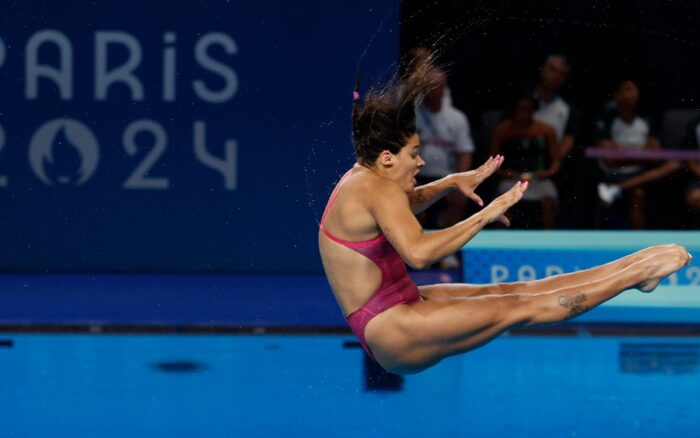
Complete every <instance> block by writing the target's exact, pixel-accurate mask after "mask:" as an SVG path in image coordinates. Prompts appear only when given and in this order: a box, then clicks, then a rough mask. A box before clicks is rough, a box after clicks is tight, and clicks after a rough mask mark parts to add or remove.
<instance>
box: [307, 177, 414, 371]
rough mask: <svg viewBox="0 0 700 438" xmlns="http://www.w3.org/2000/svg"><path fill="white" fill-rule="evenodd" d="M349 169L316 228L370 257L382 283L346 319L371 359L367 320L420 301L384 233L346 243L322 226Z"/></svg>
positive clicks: (337, 241) (397, 254) (411, 281)
mask: <svg viewBox="0 0 700 438" xmlns="http://www.w3.org/2000/svg"><path fill="white" fill-rule="evenodd" d="M350 172H352V171H348V172H347V173H346V174H345V175H344V176H343V178H342V179H341V180H340V182H338V185H337V187H336V189H335V192H333V194H332V195H331V198H330V200H329V201H328V205H327V206H326V210H325V211H324V212H323V217H322V218H321V225H320V228H321V230H322V231H323V232H324V233H325V234H326V236H328V237H329V238H330V239H331V240H333V241H334V242H336V243H339V244H341V245H343V246H346V247H348V248H350V249H352V250H354V251H357V252H359V253H360V254H362V255H363V256H365V257H367V258H368V259H370V260H371V261H372V262H374V264H375V265H377V267H378V268H379V271H380V272H381V274H382V282H381V284H380V285H379V289H378V290H377V291H376V292H375V293H374V294H373V295H372V296H371V297H370V299H369V300H368V301H367V302H366V303H365V304H364V305H363V306H362V307H360V308H359V309H357V310H356V311H354V312H353V313H352V314H350V315H349V316H347V318H346V319H347V321H348V325H350V329H351V330H352V332H353V333H355V336H357V339H359V340H360V344H362V348H364V349H365V351H366V352H367V354H369V356H370V357H371V358H372V359H374V356H373V355H372V352H371V351H370V349H369V346H368V345H367V341H366V340H365V327H366V326H367V323H369V321H370V320H371V319H372V318H374V317H375V316H377V315H379V314H380V313H382V312H383V311H385V310H386V309H389V308H391V307H394V306H396V305H399V304H407V303H415V302H418V301H420V300H421V296H420V294H419V293H418V286H416V284H415V283H414V282H413V280H411V277H409V276H408V271H407V270H406V264H405V263H404V261H403V259H402V258H401V255H400V254H399V253H398V252H397V251H396V249H394V247H393V246H392V245H391V243H389V241H388V240H387V238H386V236H384V234H380V235H379V236H377V237H375V238H374V239H372V240H367V241H365V242H349V241H347V240H342V239H338V238H337V237H335V236H333V235H332V234H331V233H329V232H328V231H327V230H326V229H325V228H324V227H323V223H324V222H325V219H326V215H327V214H328V210H329V209H330V208H331V206H332V205H333V202H335V198H336V196H337V195H338V188H339V187H340V185H341V184H342V183H343V181H344V180H345V178H347V177H348V175H350Z"/></svg>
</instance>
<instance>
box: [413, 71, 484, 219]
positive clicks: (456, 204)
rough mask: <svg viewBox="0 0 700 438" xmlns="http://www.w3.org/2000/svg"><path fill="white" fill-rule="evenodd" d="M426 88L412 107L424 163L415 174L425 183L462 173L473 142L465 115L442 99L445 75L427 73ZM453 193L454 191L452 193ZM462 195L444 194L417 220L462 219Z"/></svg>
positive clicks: (469, 161) (463, 204)
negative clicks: (415, 106) (441, 199)
mask: <svg viewBox="0 0 700 438" xmlns="http://www.w3.org/2000/svg"><path fill="white" fill-rule="evenodd" d="M429 80H430V82H429V83H430V91H429V92H428V93H427V94H426V95H425V97H424V99H423V102H422V103H421V104H420V105H419V106H418V107H417V108H416V131H417V132H418V135H419V136H420V138H421V155H422V157H423V159H424V160H425V166H424V167H423V168H422V169H421V172H420V174H419V175H418V177H419V178H418V179H419V183H420V184H427V183H430V182H432V181H435V180H438V179H440V178H443V177H444V176H446V175H449V174H451V173H455V172H466V171H467V170H469V168H470V167H471V164H472V157H473V153H474V142H473V140H472V137H471V130H470V126H469V120H468V119H467V116H466V115H465V114H464V113H463V112H462V111H460V110H458V109H457V108H455V107H453V106H452V105H451V104H450V102H449V101H446V99H445V92H446V89H447V77H446V75H445V73H444V72H443V71H442V70H440V69H438V68H435V69H433V70H432V71H431V72H430V74H429ZM455 195H456V193H455ZM465 208H466V201H465V200H464V197H461V196H454V195H452V194H448V195H447V196H446V197H445V202H444V203H438V204H436V205H435V206H434V208H433V209H432V211H428V212H427V215H426V216H424V217H422V218H421V219H422V220H423V222H424V226H426V227H433V228H443V227H448V226H451V225H454V224H456V223H457V222H459V221H461V220H462V219H464V214H465Z"/></svg>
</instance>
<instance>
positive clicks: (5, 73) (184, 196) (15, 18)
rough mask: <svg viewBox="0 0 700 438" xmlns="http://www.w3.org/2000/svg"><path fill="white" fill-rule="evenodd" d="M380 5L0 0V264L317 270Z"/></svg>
mask: <svg viewBox="0 0 700 438" xmlns="http://www.w3.org/2000/svg"><path fill="white" fill-rule="evenodd" d="M396 3H397V2H396V1H395V0H380V1H358V2H313V1H309V2H301V3H300V2H283V1H274V0H257V1H253V0H237V1H231V2H229V1H207V2H143V1H133V0H126V1H100V2H83V1H78V0H72V1H64V2H46V1H43V2H39V1H26V2H12V3H9V4H6V5H3V6H0V11H1V14H0V23H2V26H0V90H1V91H0V93H1V95H2V99H0V248H2V251H0V267H1V268H0V269H2V270H4V271H111V272H115V271H199V272H202V271H204V272H207V271H209V272H243V271H245V272H280V273H289V272H295V273H298V272H318V271H319V270H320V262H319V258H318V254H317V253H318V250H317V243H316V239H317V237H316V234H317V220H318V219H319V217H320V214H321V210H322V208H323V204H324V203H325V200H326V198H327V196H328V194H329V191H330V188H331V185H332V183H333V181H334V180H335V179H336V178H337V177H338V175H340V174H342V173H343V172H344V170H346V169H347V168H348V167H349V166H350V165H351V164H352V162H353V157H352V145H351V141H350V120H349V114H350V108H351V104H352V89H353V86H354V81H355V71H356V68H357V66H358V63H360V61H361V64H360V71H361V72H362V74H363V77H364V78H365V80H364V81H363V83H364V84H372V83H374V81H378V80H383V79H386V78H387V77H388V76H389V75H390V74H391V73H392V67H395V64H396V61H397V58H398V5H397V4H396ZM363 52H366V54H365V56H364V57H363V56H362V54H363Z"/></svg>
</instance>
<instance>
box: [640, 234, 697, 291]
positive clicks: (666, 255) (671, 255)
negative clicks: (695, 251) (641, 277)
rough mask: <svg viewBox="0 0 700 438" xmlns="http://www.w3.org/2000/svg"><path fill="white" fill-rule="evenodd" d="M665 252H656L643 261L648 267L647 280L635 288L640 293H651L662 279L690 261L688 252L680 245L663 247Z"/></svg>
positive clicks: (690, 257)
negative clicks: (665, 248)
mask: <svg viewBox="0 0 700 438" xmlns="http://www.w3.org/2000/svg"><path fill="white" fill-rule="evenodd" d="M664 246H665V247H667V250H666V251H662V252H658V253H656V254H654V255H652V256H651V257H649V258H647V259H645V261H644V263H647V264H648V267H649V278H648V279H647V280H645V281H643V282H642V283H640V284H639V285H638V286H637V289H639V290H640V291H642V292H646V293H649V292H652V291H653V290H654V289H656V287H657V286H658V285H659V283H660V282H661V280H662V279H664V278H666V277H668V276H669V275H671V274H672V273H674V272H676V271H677V270H679V269H680V268H682V267H684V266H687V265H688V264H689V263H690V261H691V260H692V258H693V256H691V255H690V253H689V252H688V250H686V249H685V248H684V247H682V246H680V245H675V244H672V245H664Z"/></svg>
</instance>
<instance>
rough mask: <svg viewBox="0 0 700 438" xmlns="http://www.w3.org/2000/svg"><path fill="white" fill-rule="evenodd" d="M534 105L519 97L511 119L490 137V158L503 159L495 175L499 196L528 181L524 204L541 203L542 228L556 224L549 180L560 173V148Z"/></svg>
mask: <svg viewBox="0 0 700 438" xmlns="http://www.w3.org/2000/svg"><path fill="white" fill-rule="evenodd" d="M536 105H537V103H536V102H535V99H534V98H533V97H532V95H530V94H529V93H528V94H526V95H522V96H520V97H518V98H517V99H516V101H515V103H514V105H513V107H512V109H511V111H510V114H511V115H510V117H509V118H508V119H506V120H504V121H503V122H501V123H499V124H498V125H496V127H495V128H494V130H493V133H492V136H491V155H496V154H502V155H504V156H505V161H504V162H503V165H502V166H501V168H500V169H499V170H498V175H499V176H500V177H501V178H503V180H502V181H501V182H500V183H499V184H498V188H497V192H498V194H501V193H504V192H506V191H507V190H508V189H510V188H511V187H512V186H513V184H515V183H516V182H517V181H518V180H525V181H529V182H530V186H529V187H528V189H527V191H526V192H525V193H524V195H523V200H524V201H534V202H537V203H539V204H540V208H541V218H542V222H541V226H542V228H546V229H552V228H554V225H555V219H556V206H557V199H558V194H557V189H556V187H555V186H554V183H553V182H552V180H551V178H552V177H553V176H554V175H556V173H557V172H558V170H559V157H560V154H559V148H558V147H559V146H558V143H557V140H556V133H555V131H554V129H553V128H552V127H551V126H549V125H546V124H544V123H542V122H539V121H537V120H535V118H534V113H535V107H536Z"/></svg>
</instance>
